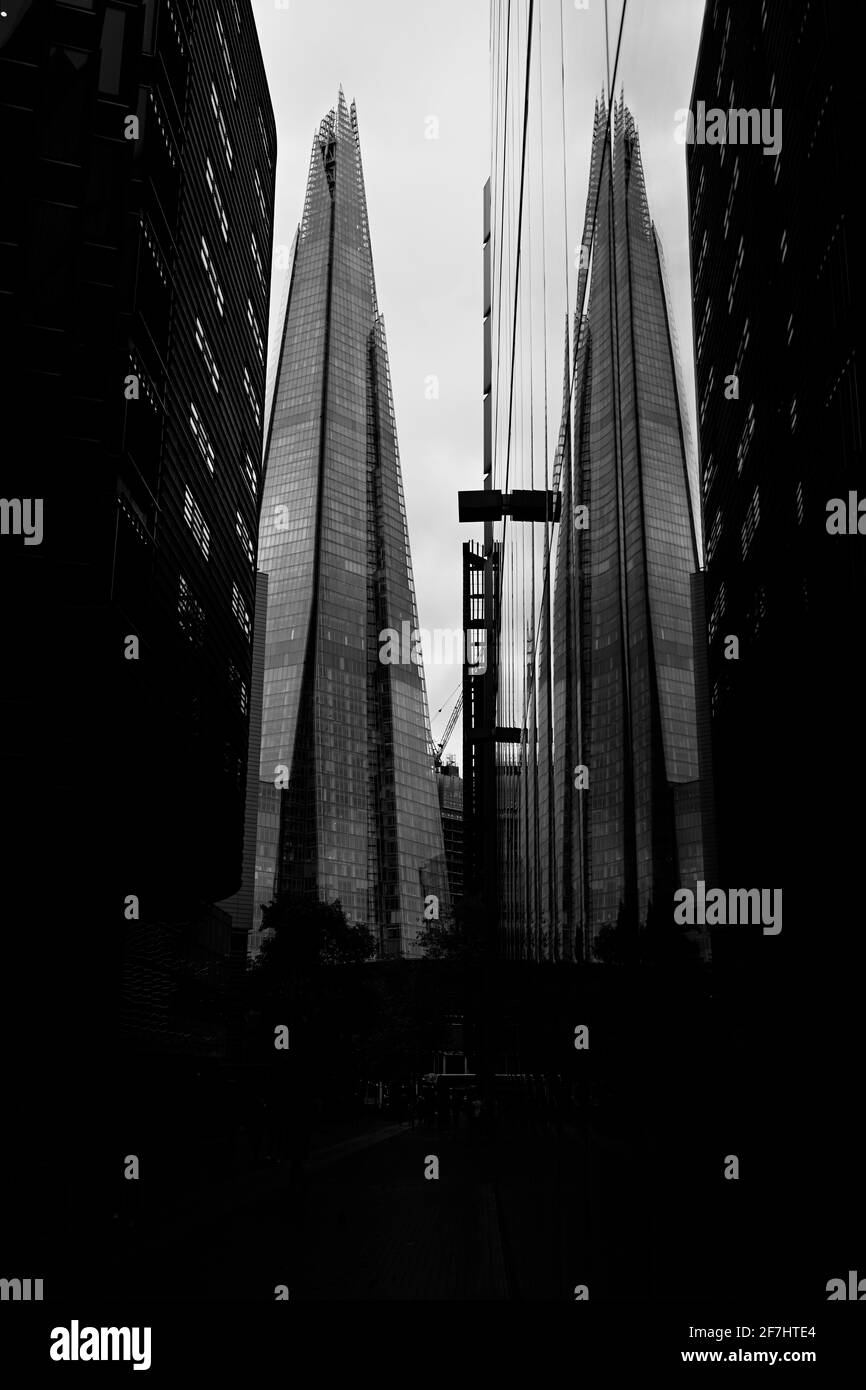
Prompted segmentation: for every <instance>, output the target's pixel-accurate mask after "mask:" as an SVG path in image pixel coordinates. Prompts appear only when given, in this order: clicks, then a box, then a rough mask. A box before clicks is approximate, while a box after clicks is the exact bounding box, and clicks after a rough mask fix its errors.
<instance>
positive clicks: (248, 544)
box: [235, 512, 256, 565]
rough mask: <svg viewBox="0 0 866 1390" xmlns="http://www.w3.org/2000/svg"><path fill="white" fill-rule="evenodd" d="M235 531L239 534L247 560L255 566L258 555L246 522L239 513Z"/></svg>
mask: <svg viewBox="0 0 866 1390" xmlns="http://www.w3.org/2000/svg"><path fill="white" fill-rule="evenodd" d="M235 531H236V532H237V535H238V540H239V541H240V543H241V545H242V546H243V549H244V553H245V555H246V557H247V559H248V560H249V562H250V564H251V565H253V564H255V560H256V553H255V551H254V550H253V542H252V537H251V536H250V533H249V531H248V529H247V525H246V522H245V521H244V519H243V517H242V516H241V514H240V512H238V513H237V519H236V521H235Z"/></svg>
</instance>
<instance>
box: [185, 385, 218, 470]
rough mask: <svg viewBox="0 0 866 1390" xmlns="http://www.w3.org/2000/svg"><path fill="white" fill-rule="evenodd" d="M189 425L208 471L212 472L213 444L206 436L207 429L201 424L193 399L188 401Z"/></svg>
mask: <svg viewBox="0 0 866 1390" xmlns="http://www.w3.org/2000/svg"><path fill="white" fill-rule="evenodd" d="M189 427H190V429H191V430H192V435H193V439H194V440H195V442H196V444H197V445H198V447H199V450H200V452H201V456H202V458H203V459H204V461H205V463H206V464H207V468H208V472H209V473H213V466H214V451H213V444H212V443H211V442H210V439H209V438H208V433H207V430H206V429H205V427H204V425H203V424H202V420H201V416H200V415H199V413H198V408H197V407H196V405H195V402H194V401H190V403H189Z"/></svg>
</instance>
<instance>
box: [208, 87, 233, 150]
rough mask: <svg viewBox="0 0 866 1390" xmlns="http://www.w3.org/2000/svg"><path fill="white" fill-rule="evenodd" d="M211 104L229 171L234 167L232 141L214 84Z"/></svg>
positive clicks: (211, 92) (211, 91)
mask: <svg viewBox="0 0 866 1390" xmlns="http://www.w3.org/2000/svg"><path fill="white" fill-rule="evenodd" d="M210 104H211V110H212V111H213V113H214V119H215V120H216V123H217V130H218V131H219V136H220V140H221V141H222V147H223V150H224V151H225V157H226V164H227V165H228V166H229V170H231V167H232V147H231V141H230V140H229V137H228V133H227V131H226V123H225V118H224V117H223V111H222V107H221V106H220V99H219V97H218V96H217V89H216V87H215V86H214V84H213V82H211V84H210Z"/></svg>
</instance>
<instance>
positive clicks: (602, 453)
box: [494, 103, 712, 960]
mask: <svg viewBox="0 0 866 1390" xmlns="http://www.w3.org/2000/svg"><path fill="white" fill-rule="evenodd" d="M610 118H611V126H612V130H611V132H610V138H609V139H608V112H607V109H606V106H605V104H604V103H601V104H597V106H596V114H595V128H594V136H593V149H592V158H591V164H590V175H589V192H588V198H587V206H586V217H585V224H584V232H583V240H582V246H583V248H584V249H583V253H582V255H581V258H580V270H579V277H578V287H577V304H578V315H577V318H576V320H575V333H574V343H575V348H574V359H573V360H571V359H570V355H569V348H568V342H569V336H570V335H569V334H568V333H566V353H565V381H564V401H563V412H562V423H561V427H560V433H559V439H558V443H557V446H556V449H555V451H554V456H553V460H552V462H553V478H552V481H553V486H554V488H555V489H558V490H559V491H560V492H561V494H562V511H561V517H562V519H561V522H560V523H559V525H558V528H557V530H556V531H555V532H553V534H552V537H551V550H550V557H549V561H548V559H547V556H546V555H544V551H543V549H542V554H543V556H544V568H545V574H544V581H543V583H540V584H539V583H538V582H537V579H536V575H537V562H536V560H535V558H534V556H535V551H534V550H533V549H532V547H533V546H536V545H537V542H535V541H534V540H533V537H532V536H531V535H527V534H526V532H527V531H528V529H529V528H524V530H523V532H521V531H520V530H519V528H516V527H514V526H513V525H512V526H511V527H510V528H509V529H508V530H507V531H506V532H505V546H506V553H505V556H504V559H503V560H502V564H501V570H502V573H503V575H506V574H509V573H513V574H515V575H517V576H519V575H520V574H526V575H528V576H530V577H531V579H532V581H533V582H532V583H531V589H530V592H529V593H528V594H527V602H526V603H525V604H524V608H523V610H522V611H523V612H524V613H525V615H526V620H525V622H524V631H523V633H522V634H520V636H521V638H522V641H521V642H520V643H518V641H517V626H516V622H515V621H514V618H513V617H512V618H511V624H510V625H511V631H510V632H509V631H506V623H507V621H508V619H509V614H512V615H513V614H515V613H516V612H517V611H518V602H519V594H517V595H516V599H517V601H516V599H515V591H514V587H513V582H511V581H510V582H511V583H512V587H510V588H509V586H508V584H506V583H505V581H504V580H503V587H504V597H503V601H502V609H503V612H504V613H505V621H504V622H503V634H504V637H503V647H504V650H505V661H506V664H507V669H506V671H505V673H504V674H503V673H502V672H500V680H499V711H498V721H497V722H498V724H499V725H501V726H502V727H503V729H506V728H507V727H509V726H511V727H514V728H516V729H521V728H522V738H521V744H520V747H519V748H518V747H517V745H516V744H515V743H514V742H513V741H512V742H511V744H510V745H509V744H508V743H504V744H503V745H502V747H501V748H500V749H499V750H498V753H497V756H498V761H499V778H498V786H499V792H498V818H499V856H498V859H499V866H500V871H501V872H500V883H501V887H500V899H501V903H502V918H503V921H502V925H503V945H504V949H505V951H506V953H507V954H509V955H512V956H513V955H517V956H523V957H530V958H541V959H551V960H575V959H577V960H581V959H583V960H591V959H594V958H607V959H610V958H615V957H616V956H619V957H620V958H623V957H625V958H628V957H632V958H633V956H634V953H635V949H636V947H637V935H638V933H639V932H640V931H641V930H643V929H645V928H646V927H647V926H648V925H650V924H651V925H652V926H653V927H655V928H658V929H659V931H660V932H664V933H673V932H675V931H676V930H677V928H676V927H675V926H674V923H673V908H674V903H673V894H674V891H675V890H676V889H677V888H678V887H681V886H691V887H692V888H693V887H694V885H695V883H696V881H697V880H698V879H699V878H703V877H704V876H705V874H707V873H709V874H710V875H711V874H712V868H711V866H710V867H708V861H707V860H706V857H705V844H706V829H705V827H706V825H707V821H706V819H705V817H706V815H707V810H708V796H707V784H706V782H705V781H704V780H702V776H701V756H700V755H701V752H702V744H701V739H700V734H701V732H702V730H701V729H699V718H698V708H697V699H696V671H695V651H694V643H693V607H694V610H695V611H697V608H698V607H699V604H700V597H701V589H700V574H699V572H698V564H699V561H698V542H697V537H696V533H695V523H694V515H695V513H694V510H693V508H694V504H695V499H696V496H697V492H696V472H695V466H694V461H693V457H692V449H691V444H690V440H689V435H688V425H687V417H686V415H685V410H684V405H683V393H682V386H681V381H680V373H679V365H678V360H677V349H676V338H675V334H674V330H673V325H672V322H671V319H670V316H669V311H668V295H667V292H666V287H665V277H664V267H663V261H662V255H661V247H660V244H659V241H658V238H657V235H656V231H655V228H654V226H653V223H652V221H651V218H650V214H649V209H648V205H647V198H646V190H645V186H644V179H643V172H642V168H641V158H640V147H639V144H638V137H637V131H636V129H635V125H634V122H633V120H632V117H631V114H630V113H629V111H628V110H627V109H626V107H625V105H624V103H620V104H619V105H618V106H615V107H613V108H612V109H611V112H610ZM500 476H502V477H503V481H504V476H505V469H504V468H502V463H501V461H497V467H496V470H495V478H494V481H495V483H496V484H497V485H499V478H500ZM509 547H510V552H513V553H514V556H515V557H516V558H515V559H511V558H510V552H509V549H508V548H509ZM521 549H522V551H523V554H524V559H523V560H522V561H521V559H520V557H521ZM518 586H519V580H518ZM524 588H530V585H529V583H528V582H527V584H525V585H524ZM530 613H531V614H533V615H534V616H533V620H532V622H530V621H529V614H530ZM536 633H537V635H536ZM506 639H507V641H506ZM519 662H520V663H522V664H524V665H525V676H524V674H523V672H522V671H521V670H519V669H518V663H519ZM523 691H525V692H526V696H525V699H523V702H522V703H521V698H522V695H521V693H522V692H523ZM606 926H610V927H611V928H617V927H618V928H619V931H618V932H616V933H615V935H614V937H613V941H611V940H610V939H605V941H604V942H603V945H602V950H601V951H599V952H598V953H596V946H597V945H599V933H600V932H601V931H602V929H603V928H604V927H606ZM654 936H655V933H654ZM656 941H657V938H656ZM670 944H672V943H670ZM605 948H606V949H605Z"/></svg>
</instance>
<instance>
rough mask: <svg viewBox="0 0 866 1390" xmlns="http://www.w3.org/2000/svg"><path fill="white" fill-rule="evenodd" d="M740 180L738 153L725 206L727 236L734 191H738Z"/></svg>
mask: <svg viewBox="0 0 866 1390" xmlns="http://www.w3.org/2000/svg"><path fill="white" fill-rule="evenodd" d="M739 182H740V156H739V155H736V156H735V157H734V168H733V172H732V174H731V186H730V188H729V189H728V202H727V206H726V208H725V236H727V235H728V228H729V227H730V225H731V212H732V210H733V206H734V193H735V192H736V189H737V184H738V183H739Z"/></svg>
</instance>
